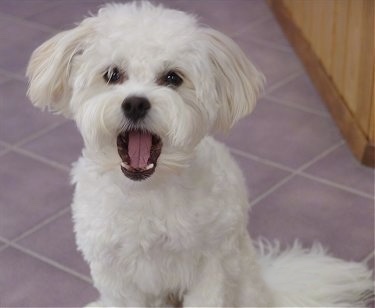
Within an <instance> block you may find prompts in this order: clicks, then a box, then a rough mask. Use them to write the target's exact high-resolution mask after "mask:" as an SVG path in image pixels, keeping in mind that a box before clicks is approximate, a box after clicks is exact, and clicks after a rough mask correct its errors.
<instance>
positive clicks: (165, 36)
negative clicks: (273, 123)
mask: <svg viewBox="0 0 375 308" xmlns="http://www.w3.org/2000/svg"><path fill="white" fill-rule="evenodd" d="M27 76H28V77H29V80H30V87H29V92H28V95H29V97H30V99H31V101H32V102H33V103H34V104H35V105H36V106H39V107H42V108H44V107H48V108H50V109H51V110H53V111H55V112H59V113H62V114H64V115H66V116H68V117H71V118H73V119H74V120H75V121H76V123H77V126H78V128H79V130H80V132H81V134H82V136H83V139H84V142H85V155H86V156H88V157H89V158H90V159H92V160H95V162H96V163H98V165H100V166H102V167H103V168H121V170H122V172H123V173H124V175H125V176H126V177H128V178H130V179H132V180H142V179H146V178H149V177H150V176H151V175H152V174H153V173H154V172H155V170H158V172H163V171H168V170H169V171H171V170H172V171H173V170H175V171H176V170H178V169H180V168H183V167H188V165H189V160H190V158H191V156H192V155H193V153H194V149H195V147H196V146H197V144H198V143H199V142H200V140H201V139H202V138H203V137H204V136H205V135H206V134H208V133H210V132H212V131H213V130H215V129H229V128H230V127H231V126H232V125H233V123H234V122H236V121H237V120H238V119H239V118H241V117H242V116H244V115H246V114H247V113H249V112H250V111H251V110H252V108H253V106H254V104H255V100H256V97H257V95H258V93H259V91H260V89H261V87H262V81H263V79H262V76H261V75H260V74H259V73H258V72H257V71H256V70H255V69H254V67H253V66H252V65H251V64H250V63H249V62H248V60H247V59H246V58H245V56H244V55H243V53H242V52H241V50H240V49H239V48H238V47H237V45H235V43H234V42H233V41H231V40H230V39H229V38H227V37H226V36H224V35H223V34H221V33H219V32H217V31H214V30H212V29H209V28H203V27H200V26H199V25H198V24H197V22H196V20H195V18H194V17H192V16H190V15H187V14H185V13H183V12H179V11H175V10H168V9H165V8H162V7H156V6H154V5H152V4H150V3H147V2H141V3H131V4H125V5H108V6H106V7H104V8H102V9H101V10H100V11H99V13H98V15H97V16H93V17H89V18H87V19H85V20H84V21H83V22H82V23H81V24H80V25H79V26H77V27H76V28H75V29H72V30H69V31H65V32H62V33H60V34H58V35H56V36H55V37H53V38H52V39H50V40H49V41H47V42H45V43H44V44H43V45H41V46H40V47H39V48H38V49H37V50H35V51H34V53H33V55H32V57H31V60H30V63H29V67H28V70H27Z"/></svg>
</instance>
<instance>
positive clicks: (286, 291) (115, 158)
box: [27, 2, 372, 307]
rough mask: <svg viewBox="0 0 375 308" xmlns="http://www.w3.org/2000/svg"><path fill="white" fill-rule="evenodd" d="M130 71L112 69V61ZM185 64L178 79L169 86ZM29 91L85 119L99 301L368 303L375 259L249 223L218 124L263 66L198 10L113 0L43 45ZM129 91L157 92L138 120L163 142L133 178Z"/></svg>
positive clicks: (89, 256) (245, 102) (81, 204)
mask: <svg viewBox="0 0 375 308" xmlns="http://www.w3.org/2000/svg"><path fill="white" fill-rule="evenodd" d="M115 65H116V66H118V67H121V68H122V69H123V70H124V71H125V72H126V80H125V81H124V82H123V83H120V84H116V85H112V84H108V83H106V82H105V81H104V80H103V73H104V72H105V70H106V69H107V68H108V67H113V66H115ZM172 69H173V70H178V71H179V72H181V73H182V74H183V79H184V82H183V84H182V85H181V86H180V87H178V88H171V87H166V86H163V85H158V84H157V82H156V80H157V78H158V76H159V75H160V74H162V73H163V72H165V71H168V70H172ZM27 75H28V77H29V79H30V87H29V91H28V95H29V97H30V99H31V101H32V102H33V103H34V104H35V105H36V106H38V107H41V108H45V107H47V108H49V109H50V110H52V111H55V112H58V113H62V114H64V115H66V116H67V117H70V118H72V119H74V120H75V121H76V123H77V126H78V128H79V130H80V132H81V134H82V136H83V139H84V143H85V147H84V149H83V151H82V157H81V158H80V159H79V160H78V162H77V163H76V164H75V165H74V168H73V170H72V178H73V183H74V184H75V187H76V189H75V195H74V201H73V204H72V209H73V217H74V222H75V232H76V239H77V244H78V247H79V249H80V250H81V251H82V253H83V255H84V258H85V259H86V261H87V262H88V263H89V265H90V268H91V274H92V278H93V281H94V284H95V286H96V288H97V289H98V290H99V292H100V302H98V303H96V304H94V305H102V306H118V307H120V306H166V305H169V304H170V303H168V298H170V296H171V294H173V296H174V298H179V299H180V300H181V301H183V305H184V306H267V307H269V306H356V305H358V306H360V305H364V304H365V303H364V300H363V294H364V292H365V291H366V290H370V289H371V287H372V283H371V272H370V271H369V270H367V269H366V267H365V266H364V265H362V264H358V263H349V262H344V261H341V260H338V259H335V258H332V257H329V256H327V254H326V253H325V252H324V251H323V250H322V249H321V248H319V247H317V246H316V247H314V248H312V249H311V250H303V249H302V248H301V247H299V246H298V245H296V246H294V247H293V248H291V249H290V250H289V251H287V252H278V249H277V247H276V246H272V245H269V244H264V243H263V242H260V243H257V246H258V249H255V248H254V246H253V243H252V241H251V240H250V237H249V235H248V233H247V229H246V223H247V221H246V218H247V213H248V210H249V206H248V196H247V192H246V189H245V185H244V179H243V176H242V174H241V171H240V170H239V168H238V167H237V165H236V163H235V162H234V160H233V159H232V157H231V156H230V154H229V152H228V150H227V149H226V148H225V147H224V146H223V145H222V144H220V143H218V142H216V141H215V140H214V139H212V138H211V137H208V135H209V134H210V133H212V132H214V131H215V130H217V129H224V130H226V129H229V128H230V127H231V126H232V125H233V124H234V123H235V122H236V121H237V120H238V119H240V118H241V117H243V116H245V115H246V114H248V113H249V112H251V110H252V109H253V107H254V105H255V101H256V97H257V96H258V94H259V92H260V90H261V88H262V83H263V77H262V75H261V74H260V73H258V72H257V71H256V70H255V68H254V67H253V66H252V65H251V64H250V63H249V61H248V60H247V59H246V57H245V56H244V54H243V53H242V51H241V50H240V49H239V47H238V46H237V45H236V44H235V43H234V42H233V41H232V40H230V39H229V38H228V37H226V36H224V35H223V34H221V33H219V32H217V31H215V30H212V29H209V28H205V27H202V26H200V25H199V24H198V23H197V21H196V19H195V18H194V17H193V16H191V15H188V14H185V13H183V12H179V11H176V10H169V9H165V8H163V7H161V6H154V5H152V4H150V3H147V2H141V3H130V4H111V5H106V6H105V7H103V8H102V9H100V10H99V12H98V14H97V15H95V16H91V17H89V18H86V19H85V20H83V22H82V23H81V24H79V25H78V26H77V27H76V28H74V29H72V30H69V31H65V32H62V33H60V34H57V35H56V36H54V37H53V38H51V39H50V40H49V41H47V42H46V43H44V44H43V45H41V46H40V47H39V48H38V49H37V50H35V52H34V53H33V55H32V57H31V60H30V64H29V67H28V71H27ZM131 95H141V96H145V97H147V98H148V99H149V101H150V102H151V109H150V111H149V113H148V114H147V117H146V118H145V119H144V120H143V121H142V122H141V123H139V124H138V126H139V127H142V128H144V129H147V130H149V131H152V132H154V133H156V134H157V135H159V136H160V137H161V138H162V141H163V148H162V153H161V156H160V157H159V160H158V166H157V168H156V171H155V173H154V174H153V175H152V176H151V177H150V178H148V179H147V180H145V181H141V182H137V181H132V180H130V179H128V178H127V177H125V176H124V174H123V173H122V172H121V170H120V163H121V159H120V157H119V155H118V152H117V146H116V138H117V135H118V134H119V132H120V131H122V130H126V129H129V128H132V127H134V124H132V123H130V122H129V121H128V120H127V119H126V117H124V115H123V112H122V111H121V104H122V102H123V100H124V99H125V98H126V97H129V96H131Z"/></svg>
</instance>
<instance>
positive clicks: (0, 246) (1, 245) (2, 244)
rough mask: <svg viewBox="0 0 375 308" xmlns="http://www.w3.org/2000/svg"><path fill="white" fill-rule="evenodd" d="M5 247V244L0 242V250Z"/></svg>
mask: <svg viewBox="0 0 375 308" xmlns="http://www.w3.org/2000/svg"><path fill="white" fill-rule="evenodd" d="M5 245H6V243H5V242H3V241H1V240H0V249H1V248H3V247H4V246H5Z"/></svg>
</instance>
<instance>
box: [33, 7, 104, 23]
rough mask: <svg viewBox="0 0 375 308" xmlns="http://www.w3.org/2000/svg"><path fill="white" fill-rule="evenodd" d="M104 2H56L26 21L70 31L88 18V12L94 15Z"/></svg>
mask: <svg viewBox="0 0 375 308" xmlns="http://www.w3.org/2000/svg"><path fill="white" fill-rule="evenodd" d="M104 2H106V1H105V0H97V1H95V0H94V1H58V3H57V4H56V5H54V6H53V7H51V8H49V9H47V10H44V11H43V12H40V13H36V14H33V15H32V16H30V17H28V20H30V21H33V22H37V23H40V24H43V25H46V26H49V27H51V28H55V29H70V28H73V27H74V26H75V24H76V23H78V22H80V21H81V20H82V19H83V18H84V17H85V16H89V13H90V12H92V13H96V12H97V11H98V8H99V7H100V6H101V5H103V3H104Z"/></svg>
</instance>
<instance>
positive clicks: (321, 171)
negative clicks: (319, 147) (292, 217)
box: [305, 144, 374, 196]
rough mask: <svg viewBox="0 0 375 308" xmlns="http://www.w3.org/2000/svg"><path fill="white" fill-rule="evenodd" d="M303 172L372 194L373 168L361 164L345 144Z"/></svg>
mask: <svg viewBox="0 0 375 308" xmlns="http://www.w3.org/2000/svg"><path fill="white" fill-rule="evenodd" d="M305 172H307V173H309V174H312V175H316V176H319V177H321V178H324V179H327V180H330V181H333V182H336V183H339V184H342V185H345V186H348V187H350V188H354V189H357V190H359V191H362V192H365V193H367V194H369V195H372V196H374V169H371V168H369V167H366V166H363V165H361V164H360V163H359V162H358V161H357V160H356V159H355V158H354V157H353V154H352V153H351V152H350V150H349V148H348V146H347V145H346V144H344V145H342V146H340V147H339V148H337V149H336V150H335V151H333V152H332V153H330V154H329V155H327V156H325V157H323V158H322V159H320V160H319V161H317V162H316V163H315V164H313V165H312V166H311V167H309V168H308V169H307V170H305Z"/></svg>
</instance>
